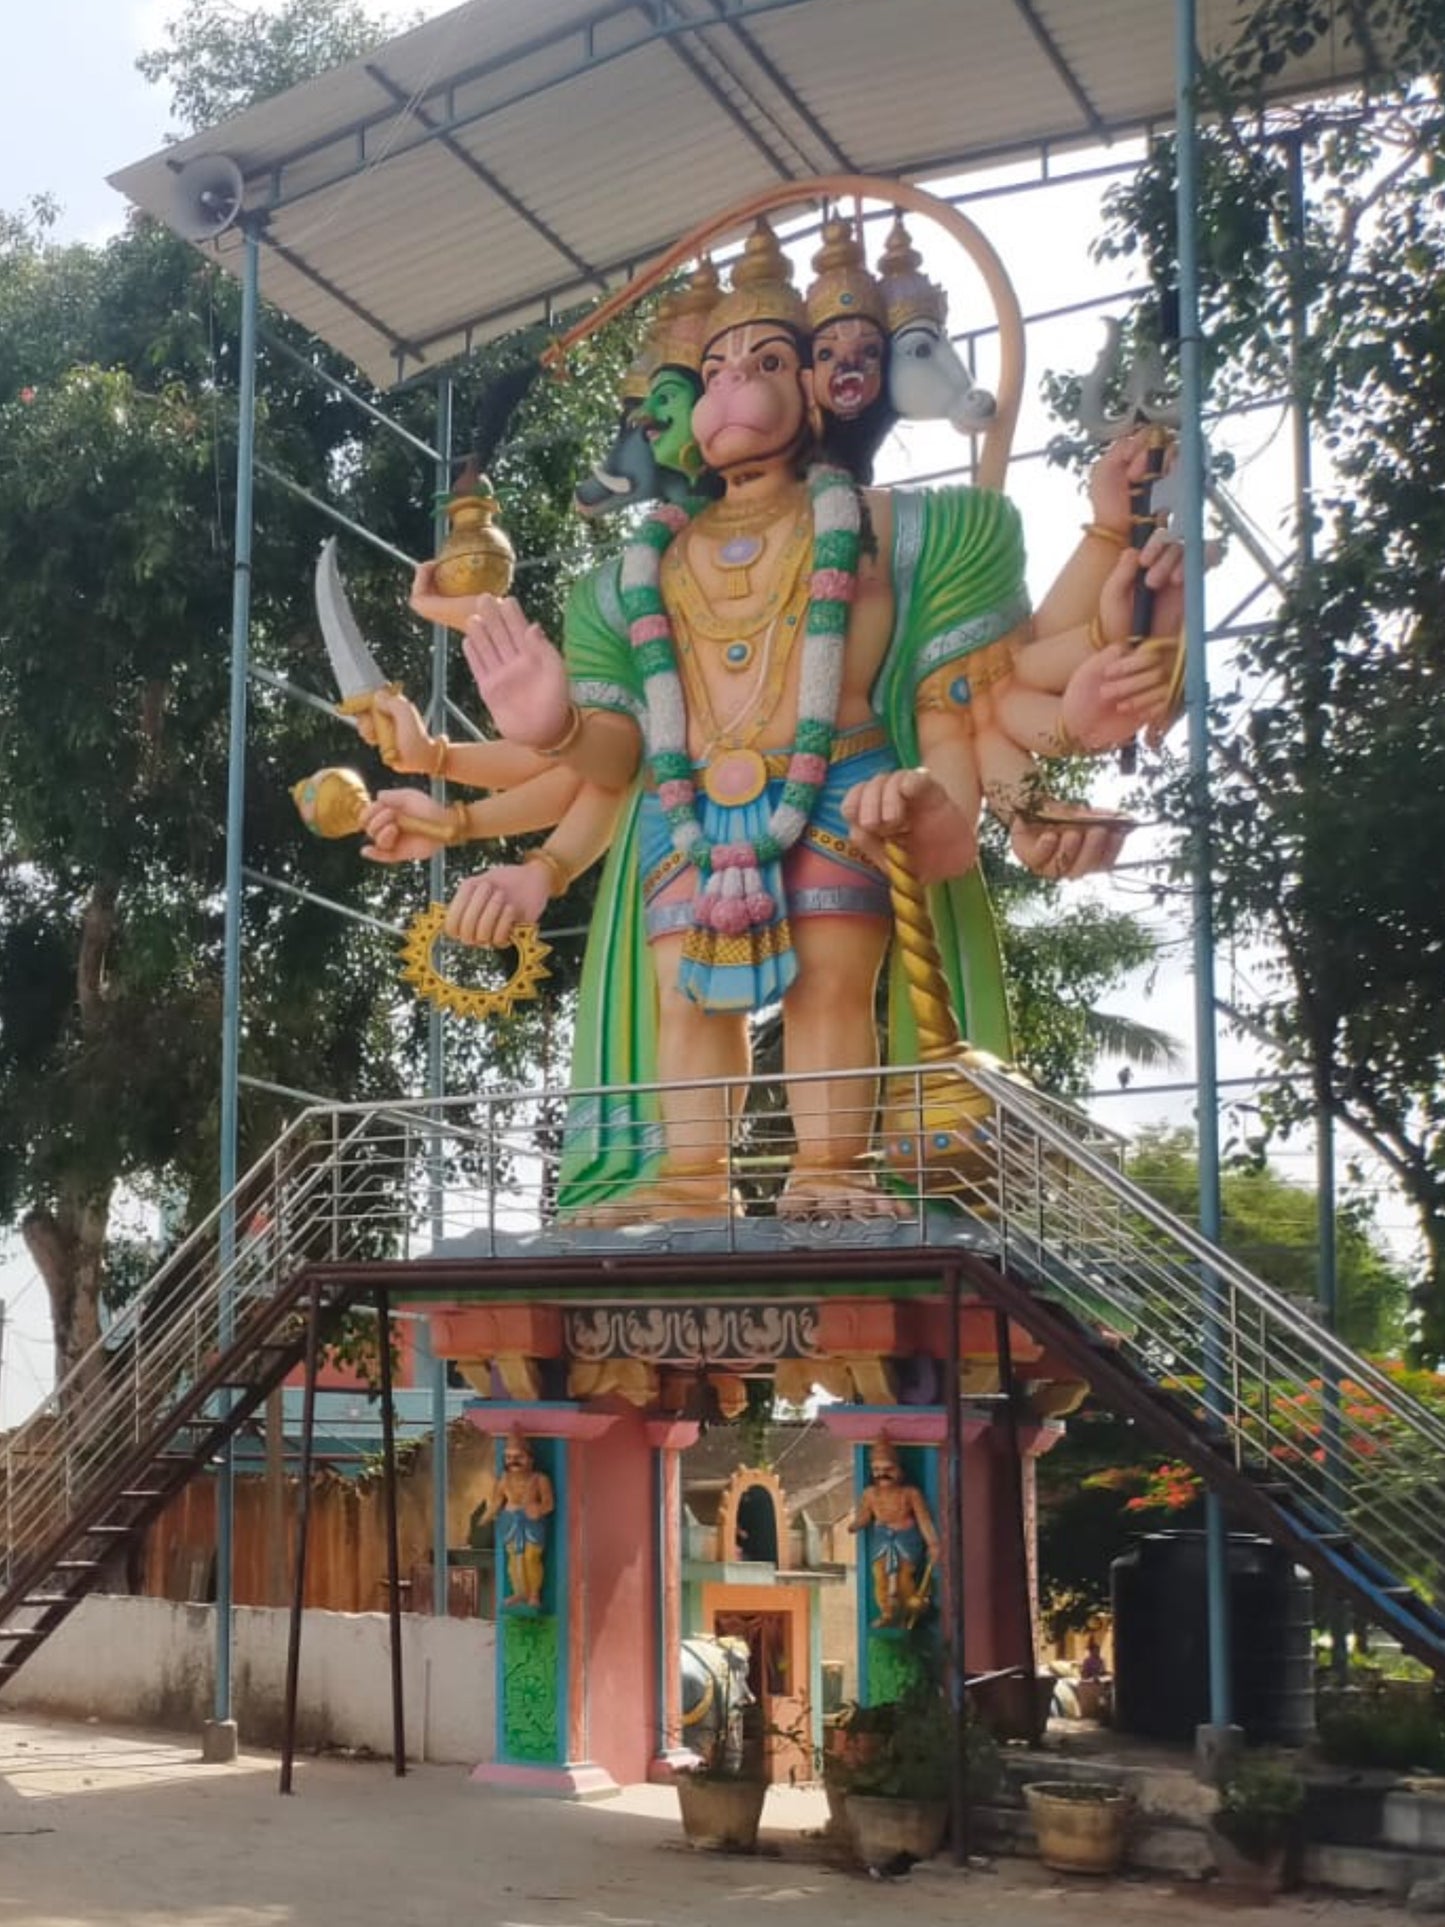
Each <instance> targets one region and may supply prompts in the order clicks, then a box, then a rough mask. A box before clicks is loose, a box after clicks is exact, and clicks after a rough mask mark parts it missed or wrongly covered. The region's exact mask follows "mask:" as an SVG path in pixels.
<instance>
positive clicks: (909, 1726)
mask: <svg viewBox="0 0 1445 1927" xmlns="http://www.w3.org/2000/svg"><path fill="white" fill-rule="evenodd" d="M863 1711H864V1713H865V1714H866V1716H867V1725H866V1728H865V1731H866V1733H867V1737H868V1740H869V1741H870V1742H871V1743H870V1744H866V1745H864V1746H863V1747H862V1748H860V1750H859V1752H858V1754H857V1756H856V1757H855V1759H854V1762H853V1764H852V1765H850V1766H847V1767H842V1766H839V1765H836V1764H835V1766H834V1769H833V1772H834V1777H835V1782H837V1781H841V1782H842V1786H843V1790H844V1793H845V1799H844V1810H845V1813H846V1816H847V1824H848V1832H849V1836H850V1840H851V1844H852V1848H853V1851H854V1853H855V1854H856V1856H857V1858H858V1859H859V1860H860V1861H862V1863H863V1865H864V1866H866V1867H869V1868H873V1869H882V1868H888V1869H890V1870H891V1869H894V1868H897V1867H899V1866H900V1865H907V1864H911V1863H912V1862H913V1861H915V1860H927V1859H930V1858H931V1857H932V1856H933V1855H934V1854H935V1853H937V1852H938V1850H939V1848H940V1847H941V1846H942V1845H943V1841H944V1836H945V1834H946V1833H947V1831H948V1797H949V1787H950V1781H951V1777H952V1772H953V1760H954V1753H955V1748H956V1745H957V1737H956V1729H955V1725H954V1716H953V1713H952V1712H951V1710H950V1708H949V1706H948V1703H947V1700H946V1699H945V1698H944V1696H943V1695H942V1694H941V1693H940V1692H938V1691H937V1689H936V1688H933V1687H931V1686H920V1687H919V1688H917V1689H916V1690H915V1691H914V1692H912V1693H910V1694H908V1695H907V1696H906V1697H905V1698H903V1699H901V1700H898V1701H895V1702H893V1703H892V1704H891V1705H888V1706H879V1707H869V1708H866V1709H863ZM963 1746H964V1775H965V1780H964V1785H965V1793H966V1796H967V1797H968V1799H970V1800H981V1799H987V1798H988V1797H989V1795H990V1794H991V1793H993V1792H994V1791H995V1790H996V1788H997V1786H998V1783H999V1778H1000V1768H999V1758H998V1748H997V1746H996V1745H995V1743H994V1740H993V1738H992V1736H991V1735H990V1734H989V1733H988V1732H987V1731H986V1730H985V1729H984V1728H983V1727H982V1726H980V1725H979V1724H978V1722H977V1721H975V1720H973V1719H970V1718H967V1717H966V1724H965V1727H964V1735H963Z"/></svg>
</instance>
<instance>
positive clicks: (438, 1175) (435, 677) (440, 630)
mask: <svg viewBox="0 0 1445 1927" xmlns="http://www.w3.org/2000/svg"><path fill="white" fill-rule="evenodd" d="M452 403H453V392H452V380H451V376H450V375H443V376H442V377H441V379H440V380H439V381H438V383H437V424H436V445H437V448H438V450H439V451H440V452H439V454H438V456H437V465H436V476H437V494H438V496H441V495H443V494H445V492H446V491H447V489H448V488H449V487H450V485H451V466H452V465H451V447H452ZM445 532H446V516H445V514H444V513H443V511H442V508H441V507H440V505H438V508H437V512H436V520H435V528H434V533H435V537H436V540H435V542H434V544H433V550H432V553H433V554H435V553H436V550H437V549H438V548H439V547H440V546H441V538H442V536H443V535H444V534H445ZM448 646H449V637H448V632H447V629H446V626H445V624H443V623H440V622H438V623H433V625H432V632H431V704H430V709H429V711H428V718H427V720H428V723H429V725H430V727H431V729H432V730H433V731H437V730H441V729H444V728H445V726H446V720H447V649H448ZM445 788H446V786H445V784H444V783H442V782H441V781H440V780H439V779H433V782H432V794H433V796H437V797H438V798H441V797H443V795H444V791H445ZM427 881H428V885H429V887H430V890H431V900H432V902H433V903H441V902H443V901H444V899H445V897H446V887H447V860H446V855H445V853H444V851H443V849H442V846H441V844H438V845H437V847H436V849H435V850H434V851H433V852H432V855H431V858H430V862H429V865H428V877H427ZM444 1024H445V1017H444V1014H443V1012H442V1011H440V1010H438V1009H437V1008H436V1006H435V1005H433V1006H432V1008H431V1009H430V1010H429V1011H428V1013H427V1033H426V1046H427V1096H428V1097H434V1098H437V1099H441V1098H444V1097H445V1096H446V1094H447V1068H446V1051H445V1044H446V1033H445V1029H444ZM438 1116H440V1113H438ZM431 1219H432V1237H433V1239H434V1240H435V1239H439V1238H441V1237H442V1236H443V1235H444V1233H445V1230H446V1208H445V1198H444V1196H443V1185H442V1141H441V1135H440V1133H438V1134H437V1137H436V1139H435V1141H434V1148H433V1151H432V1173H431ZM428 1354H430V1344H428ZM430 1365H431V1425H432V1586H433V1589H434V1591H433V1599H432V1611H433V1612H434V1613H436V1614H437V1615H438V1616H441V1615H443V1614H444V1613H445V1612H446V1610H447V1365H446V1360H445V1359H444V1358H431V1359H430Z"/></svg>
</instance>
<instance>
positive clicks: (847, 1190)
mask: <svg viewBox="0 0 1445 1927" xmlns="http://www.w3.org/2000/svg"><path fill="white" fill-rule="evenodd" d="M908 1215H909V1206H908V1201H907V1199H906V1198H899V1197H895V1196H894V1195H893V1193H892V1192H891V1191H885V1190H884V1189H883V1186H882V1185H881V1184H880V1183H879V1182H878V1178H877V1174H876V1173H875V1172H873V1171H871V1170H869V1169H868V1168H867V1167H866V1166H865V1165H860V1164H847V1165H841V1166H839V1165H833V1166H821V1167H820V1166H818V1165H806V1164H799V1165H795V1166H794V1167H793V1170H792V1172H791V1173H790V1174H789V1177H788V1181H787V1183H786V1184H785V1185H784V1186H783V1193H782V1196H781V1197H780V1198H779V1199H778V1216H779V1217H780V1218H904V1217H907V1216H908Z"/></svg>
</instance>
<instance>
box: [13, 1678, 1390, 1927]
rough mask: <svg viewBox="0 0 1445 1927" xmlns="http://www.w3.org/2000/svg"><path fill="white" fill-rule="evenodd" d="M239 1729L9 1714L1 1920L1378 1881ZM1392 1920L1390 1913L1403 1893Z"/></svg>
mask: <svg viewBox="0 0 1445 1927" xmlns="http://www.w3.org/2000/svg"><path fill="white" fill-rule="evenodd" d="M277 1769H278V1762H277V1760H276V1757H275V1756H274V1755H271V1754H259V1753H249V1752H247V1751H245V1750H244V1749H243V1752H242V1755H241V1758H240V1759H239V1760H238V1761H237V1762H236V1763H235V1764H234V1765H229V1766H202V1765H201V1764H200V1763H199V1739H197V1741H196V1742H195V1743H193V1744H178V1743H177V1741H176V1740H175V1738H174V1737H161V1736H153V1735H147V1734H142V1733H135V1732H128V1731H125V1730H123V1729H119V1728H115V1729H104V1728H101V1727H98V1726H89V1725H87V1726H71V1725H61V1724H58V1723H57V1724H52V1723H45V1722H42V1721H39V1720H36V1719H34V1718H21V1717H19V1716H8V1715H7V1716H0V1924H3V1927H432V1923H437V1927H441V1923H444V1922H445V1923H451V1922H456V1923H458V1927H462V1924H463V1923H464V1924H465V1927H738V1923H740V1922H742V1921H757V1920H762V1921H766V1922H768V1923H776V1927H891V1924H892V1923H896V1922H898V1921H899V1920H900V1919H904V1920H906V1921H907V1923H908V1927H944V1924H945V1923H947V1927H960V1923H965V1922H966V1923H968V1927H975V1923H977V1927H1096V1924H1097V1927H1106V1923H1107V1927H1153V1924H1154V1923H1159V1922H1167V1923H1168V1927H1196V1924H1197V1927H1204V1923H1206V1922H1208V1923H1214V1924H1215V1927H1217V1924H1218V1923H1219V1922H1220V1920H1221V1918H1225V1917H1227V1918H1228V1919H1230V1920H1232V1921H1235V1922H1238V1923H1239V1927H1249V1923H1252V1922H1254V1921H1256V1920H1257V1921H1259V1922H1260V1923H1261V1927H1263V1924H1264V1923H1266V1922H1268V1923H1269V1924H1270V1927H1304V1924H1305V1923H1310V1924H1311V1927H1374V1924H1375V1923H1377V1922H1379V1921H1381V1920H1382V1919H1384V1918H1388V1917H1390V1915H1391V1914H1392V1912H1393V1910H1391V1909H1388V1908H1386V1907H1384V1906H1383V1905H1382V1904H1381V1903H1380V1902H1378V1901H1373V1902H1369V1903H1359V1904H1352V1903H1350V1902H1348V1901H1342V1900H1336V1899H1331V1900H1322V1899H1320V1900H1317V1899H1311V1898H1307V1897H1306V1898H1301V1897H1292V1898H1290V1899H1289V1900H1281V1901H1276V1903H1275V1904H1274V1905H1273V1906H1272V1907H1271V1908H1269V1909H1268V1910H1261V1909H1257V1908H1254V1907H1235V1906H1232V1905H1228V1904H1227V1903H1226V1902H1225V1901H1224V1899H1223V1897H1222V1896H1219V1895H1218V1894H1216V1893H1215V1892H1213V1891H1212V1890H1211V1889H1210V1888H1208V1887H1175V1886H1173V1885H1171V1884H1169V1883H1167V1882H1162V1881H1160V1880H1158V1879H1137V1880H1136V1879H1129V1878H1124V1879H1121V1880H1118V1881H1112V1882H1107V1883H1103V1882H1094V1881H1090V1880H1087V1879H1083V1878H1078V1879H1064V1878H1062V1877H1060V1876H1058V1875H1054V1874H1049V1873H1046V1872H1045V1871H1044V1870H1043V1869H1042V1868H1040V1867H1039V1866H1038V1865H1037V1864H1036V1863H1034V1862H1032V1861H1027V1860H1014V1859H1008V1860H1000V1861H998V1862H997V1863H995V1864H994V1865H993V1866H992V1867H991V1868H989V1869H988V1870H986V1871H976V1870H970V1871H967V1872H964V1871H960V1870H958V1869H956V1868H954V1867H953V1866H952V1865H951V1864H949V1863H946V1862H937V1863H934V1864H932V1865H930V1866H928V1867H921V1868H916V1869H915V1870H914V1872H913V1873H912V1874H911V1875H909V1876H908V1878H907V1879H906V1880H905V1881H902V1882H896V1883H895V1882H878V1881H873V1880H869V1879H868V1878H867V1877H866V1876H861V1875H859V1874H856V1873H853V1872H851V1871H849V1870H848V1869H846V1868H844V1867H842V1866H840V1865H839V1864H838V1862H837V1861H836V1860H831V1859H829V1858H828V1857H827V1855H826V1852H825V1850H824V1848H823V1847H822V1845H821V1843H820V1842H819V1841H818V1840H817V1839H816V1838H815V1837H811V1830H813V1829H817V1828H818V1827H820V1826H821V1824H822V1820H823V1817H824V1810H823V1804H822V1799H821V1795H819V1794H817V1793H816V1792H813V1791H795V1790H792V1789H786V1788H785V1789H776V1790H775V1791H774V1792H773V1793H772V1794H770V1795H769V1802H768V1808H767V1812H766V1815H765V1820H764V1851H763V1853H761V1854H760V1855H758V1856H757V1857H750V1858H727V1857H719V1856H714V1855H710V1854H696V1853H693V1852H691V1851H690V1850H689V1849H688V1848H687V1847H686V1845H685V1844H684V1843H683V1840H682V1835H681V1830H680V1827H679V1824H678V1820H677V1812H676V1802H675V1799H674V1796H673V1795H672V1793H671V1791H670V1790H669V1789H667V1788H659V1787H638V1788H632V1789H629V1790H628V1791H627V1792H626V1793H624V1794H622V1795H620V1796H619V1797H617V1798H616V1799H612V1800H607V1801H602V1802H598V1803H595V1804H591V1805H578V1804H573V1803H571V1802H554V1801H544V1800H538V1799H535V1798H526V1797H522V1796H518V1795H515V1794H509V1793H503V1792H499V1791H497V1790H495V1789H492V1788H483V1787H478V1786H474V1785H472V1784H471V1783H470V1782H469V1781H468V1780H467V1777H466V1775H465V1774H464V1773H463V1772H461V1771H460V1770H458V1769H455V1768H451V1767H436V1766H422V1767H414V1768H412V1769H411V1770H410V1771H409V1772H408V1774H407V1776H406V1777H405V1779H401V1780H398V1779H397V1778H396V1777H395V1776H394V1774H393V1773H392V1770H391V1766H390V1763H389V1762H387V1761H377V1760H366V1761H360V1760H342V1759H335V1758H324V1759H311V1758H302V1759H300V1760H298V1762H297V1771H296V1792H295V1794H294V1795H293V1796H292V1797H291V1798H289V1799H284V1798H282V1797H281V1796H280V1795H278V1793H277V1791H276V1786H277ZM1394 1917H1395V1918H1398V1919H1401V1920H1403V1918H1404V1917H1403V1915H1399V1914H1395V1915H1394Z"/></svg>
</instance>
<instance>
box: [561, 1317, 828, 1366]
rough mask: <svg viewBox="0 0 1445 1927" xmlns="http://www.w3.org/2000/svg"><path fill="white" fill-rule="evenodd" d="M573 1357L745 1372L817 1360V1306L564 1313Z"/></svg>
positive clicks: (568, 1344)
mask: <svg viewBox="0 0 1445 1927" xmlns="http://www.w3.org/2000/svg"><path fill="white" fill-rule="evenodd" d="M565 1335H566V1347H567V1351H568V1353H569V1354H570V1355H571V1356H572V1357H573V1358H580V1359H588V1360H595V1359H602V1358H637V1359H643V1360H645V1361H646V1362H647V1363H648V1364H652V1365H673V1364H679V1365H699V1364H709V1365H723V1364H727V1365H748V1364H754V1363H757V1364H761V1363H764V1362H766V1361H768V1360H772V1359H779V1358H821V1357H822V1356H823V1353H822V1352H821V1351H820V1349H819V1346H818V1308H817V1306H816V1305H756V1304H749V1305H703V1306H694V1305H591V1306H588V1307H587V1308H586V1309H585V1310H576V1311H569V1312H567V1313H566V1314H565Z"/></svg>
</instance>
